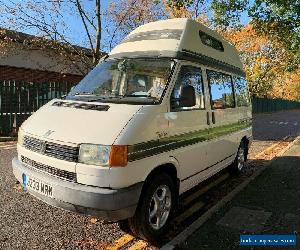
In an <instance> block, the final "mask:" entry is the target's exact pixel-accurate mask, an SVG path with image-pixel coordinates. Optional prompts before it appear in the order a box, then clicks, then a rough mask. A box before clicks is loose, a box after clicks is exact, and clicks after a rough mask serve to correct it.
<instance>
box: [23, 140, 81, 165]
mask: <svg viewBox="0 0 300 250" xmlns="http://www.w3.org/2000/svg"><path fill="white" fill-rule="evenodd" d="M24 147H25V148H26V149H28V150H31V151H34V152H38V153H41V154H44V155H48V156H51V157H54V158H57V159H60V160H65V161H70V162H77V161H78V153H79V148H78V147H70V146H66V145H61V144H57V143H52V142H48V141H43V140H39V139H36V138H33V137H29V136H25V137H24Z"/></svg>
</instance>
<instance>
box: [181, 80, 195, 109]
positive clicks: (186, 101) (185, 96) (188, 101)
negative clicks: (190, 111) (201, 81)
mask: <svg viewBox="0 0 300 250" xmlns="http://www.w3.org/2000/svg"><path fill="white" fill-rule="evenodd" d="M195 105H196V93H195V88H194V87H193V86H191V85H187V86H183V87H182V88H181V91H180V106H181V107H193V106H195Z"/></svg>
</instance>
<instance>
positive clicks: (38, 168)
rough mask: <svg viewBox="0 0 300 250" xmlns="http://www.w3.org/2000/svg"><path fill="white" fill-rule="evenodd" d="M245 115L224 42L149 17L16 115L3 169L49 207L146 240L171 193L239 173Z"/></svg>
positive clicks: (162, 225)
mask: <svg viewBox="0 0 300 250" xmlns="http://www.w3.org/2000/svg"><path fill="white" fill-rule="evenodd" d="M251 120H252V115H251V104H250V101H249V94H248V89H247V82H246V81H245V73H244V72H243V68H242V64H241V61H240V59H239V56H238V52H237V51H236V49H235V48H234V46H232V45H231V44H229V43H228V42H226V41H225V40H224V39H222V37H221V36H220V35H218V34H217V33H216V32H214V31H212V30H210V29H208V28H207V27H205V26H204V25H202V24H200V23H198V22H195V21H193V20H190V19H172V20H164V21H158V22H153V23H148V24H146V25H143V26H141V27H139V28H137V29H136V30H134V31H133V32H131V33H130V34H129V35H128V36H127V37H126V38H125V40H123V41H122V43H120V44H119V45H118V46H116V47H115V48H114V49H113V50H112V51H111V53H110V54H109V55H108V56H107V57H105V58H103V59H102V60H101V62H100V63H99V65H98V66H97V67H95V68H94V69H93V70H92V71H91V72H90V73H89V74H88V75H87V76H86V77H85V78H84V79H83V80H82V81H81V82H80V83H79V84H78V85H77V86H76V87H75V88H74V89H72V91H71V92H70V93H69V95H68V96H67V97H66V98H65V99H55V100H52V101H50V102H49V103H48V104H46V105H45V106H43V107H42V108H40V109H39V110H38V111H37V112H36V113H34V114H33V115H32V116H31V117H30V118H29V119H28V120H27V121H26V122H24V124H23V125H22V127H21V128H20V131H19V141H18V157H16V158H14V159H13V162H12V165H13V172H14V175H15V176H16V178H17V179H18V180H19V181H20V182H21V183H22V184H23V185H24V188H26V189H27V190H28V192H29V193H30V194H32V195H34V196H35V197H37V198H39V199H41V200H43V201H44V202H46V203H48V204H50V205H53V206H56V207H60V208H64V209H67V210H71V211H75V212H79V213H83V214H88V215H93V216H98V217H100V218H103V219H105V220H109V221H121V220H125V219H126V220H128V223H129V226H130V228H131V229H132V231H133V233H135V234H136V235H138V236H139V237H142V238H145V239H150V240H153V239H155V238H157V237H158V236H160V235H161V234H162V233H163V232H164V230H165V229H166V226H167V225H168V222H169V219H170V215H171V213H172V211H173V210H174V207H175V204H176V200H177V199H178V196H179V195H181V194H182V193H184V192H185V191H187V190H189V189H191V188H192V187H194V186H195V185H197V184H199V183H200V182H202V181H203V180H205V179H207V178H209V177H210V176H212V175H213V174H215V173H217V172H218V171H220V170H221V169H223V168H225V167H227V166H230V168H231V169H232V170H234V171H236V172H238V171H240V170H241V169H242V167H243V165H244V162H245V160H246V158H247V153H248V148H249V145H250V143H251V141H252V127H251Z"/></svg>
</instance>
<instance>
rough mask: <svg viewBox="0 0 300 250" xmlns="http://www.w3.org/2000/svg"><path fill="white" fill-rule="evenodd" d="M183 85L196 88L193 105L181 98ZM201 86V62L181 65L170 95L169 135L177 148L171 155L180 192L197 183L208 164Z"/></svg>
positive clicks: (202, 84) (205, 101) (205, 122)
mask: <svg viewBox="0 0 300 250" xmlns="http://www.w3.org/2000/svg"><path fill="white" fill-rule="evenodd" d="M184 86H192V87H193V88H194V90H195V96H196V102H195V105H194V106H192V107H186V106H184V102H183V101H180V98H181V96H180V93H181V91H180V90H181V88H182V87H184ZM204 90H205V88H204V81H203V76H202V69H201V68H200V66H198V65H190V64H186V65H185V64H183V65H181V67H180V70H179V73H178V75H177V80H176V83H175V86H174V88H173V90H172V94H171V98H170V112H169V135H170V138H171V139H172V141H171V142H172V143H173V145H176V146H175V147H176V149H177V150H176V151H173V152H176V153H175V154H174V155H172V156H173V157H175V158H176V159H177V160H178V162H179V164H180V172H181V185H180V186H181V189H182V190H181V191H182V192H184V191H186V190H188V189H189V188H191V187H192V186H194V185H195V184H197V183H198V182H199V181H200V180H201V176H203V175H202V172H203V171H204V170H205V169H206V168H207V167H208V166H209V163H208V161H207V147H206V142H205V140H206V139H207V136H208V131H209V125H208V124H207V111H206V106H207V100H206V97H205V96H206V94H205V93H204Z"/></svg>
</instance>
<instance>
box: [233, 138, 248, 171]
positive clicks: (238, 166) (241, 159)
mask: <svg viewBox="0 0 300 250" xmlns="http://www.w3.org/2000/svg"><path fill="white" fill-rule="evenodd" d="M247 154H248V148H247V144H246V143H245V142H243V141H242V142H241V144H240V146H239V149H238V151H237V154H236V157H235V159H234V162H233V163H232V164H231V165H230V168H229V170H230V172H231V173H232V174H240V173H241V172H242V170H243V168H244V166H245V163H246V161H247Z"/></svg>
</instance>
